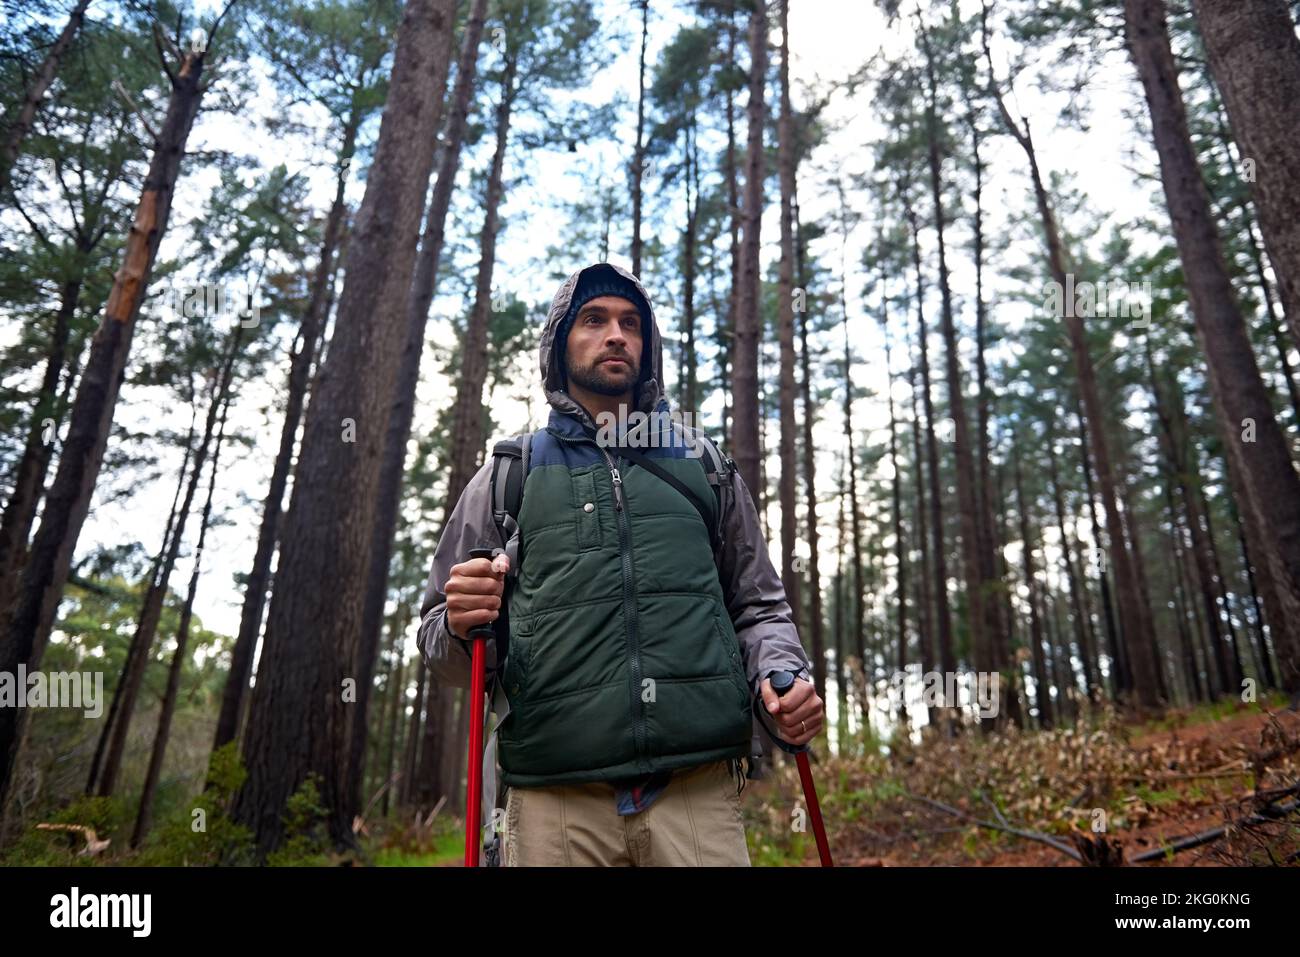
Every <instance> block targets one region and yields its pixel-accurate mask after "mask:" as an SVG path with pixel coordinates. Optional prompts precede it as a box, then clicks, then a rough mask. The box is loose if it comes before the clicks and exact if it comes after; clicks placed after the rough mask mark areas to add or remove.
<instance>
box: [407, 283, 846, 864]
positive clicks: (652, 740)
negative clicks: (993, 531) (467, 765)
mask: <svg viewBox="0 0 1300 957" xmlns="http://www.w3.org/2000/svg"><path fill="white" fill-rule="evenodd" d="M539 351H540V359H541V373H542V382H543V386H544V389H545V392H546V397H547V400H548V401H549V402H550V405H551V413H550V420H549V423H548V425H547V428H546V429H544V430H542V431H539V432H537V433H536V434H535V435H534V436H533V439H532V447H531V461H530V465H529V468H528V473H527V477H526V479H525V483H524V495H523V502H522V505H521V506H520V508H519V514H518V525H519V532H518V541H517V542H516V543H515V547H516V548H517V549H518V568H517V569H513V570H512V569H511V568H510V559H509V557H508V555H507V554H504V553H503V554H499V555H498V556H497V557H496V558H495V559H493V560H491V561H489V560H488V559H486V558H477V559H470V558H469V550H470V549H471V548H474V547H478V546H481V545H488V546H491V545H494V544H496V543H498V542H500V541H501V535H500V533H499V531H498V526H497V524H496V523H495V521H494V519H493V506H492V502H491V491H490V482H491V471H492V462H491V461H490V460H489V461H488V462H486V463H485V464H484V465H483V467H482V468H481V469H479V471H478V472H477V473H476V474H475V475H474V477H473V478H472V479H471V480H470V482H469V484H468V485H467V486H466V488H465V491H464V493H463V494H462V495H461V497H460V500H459V501H458V502H457V504H456V507H455V508H454V509H453V511H452V513H451V515H450V517H449V519H448V522H447V527H446V528H445V529H444V531H443V534H442V537H441V539H440V540H439V542H438V547H437V549H436V552H435V555H434V560H433V568H432V571H431V572H430V575H429V584H428V588H427V590H426V593H425V598H424V603H423V606H422V608H421V623H420V631H419V638H418V644H419V647H420V650H421V653H422V654H423V656H424V658H425V660H426V662H427V663H428V665H429V667H430V669H431V670H432V672H433V674H434V676H435V678H436V679H437V680H439V681H441V682H443V683H445V684H448V685H452V686H455V687H462V688H468V687H469V681H470V644H469V641H468V640H466V639H465V638H464V637H463V636H465V635H467V634H469V632H470V630H471V629H473V628H474V627H475V626H478V625H484V624H491V623H492V622H494V621H496V619H497V617H498V615H499V613H500V610H501V597H502V594H503V586H504V580H503V575H504V574H506V573H510V574H513V575H515V579H514V586H513V588H512V590H511V594H510V598H509V607H508V609H507V611H508V615H507V618H508V621H509V634H508V636H507V641H506V648H507V649H508V650H507V652H506V655H505V662H504V665H503V667H502V669H501V672H500V674H497V673H496V668H497V664H496V639H490V640H488V644H487V648H486V652H487V654H486V657H487V662H488V668H489V673H490V674H493V675H495V677H496V678H497V679H498V690H499V692H500V694H498V696H497V702H498V706H497V708H496V710H497V713H498V722H499V723H498V725H497V730H496V734H495V736H494V743H495V744H496V746H497V751H498V754H497V756H498V757H499V760H500V763H501V768H502V778H503V781H504V783H505V785H506V786H507V787H508V788H509V791H508V797H507V802H506V819H505V827H504V831H505V833H504V844H505V863H506V864H507V865H508V866H513V865H570V864H603V865H626V866H647V865H650V866H654V865H667V864H672V865H677V864H684V865H748V864H749V855H748V851H747V849H746V845H745V832H744V826H743V824H742V818H741V811H740V797H739V789H740V788H741V787H743V783H744V782H743V778H742V776H741V775H742V772H741V770H740V767H739V759H740V758H741V757H745V756H748V755H750V754H751V753H753V752H752V748H751V743H752V738H753V728H754V723H753V718H752V716H751V710H750V709H751V704H752V702H753V700H754V696H759V700H760V701H761V702H762V704H763V706H765V709H766V714H767V719H768V721H767V723H768V724H769V726H771V727H773V728H774V729H776V731H777V733H778V734H779V735H780V736H781V738H782V739H783V740H785V741H787V742H789V743H790V744H793V745H799V744H803V743H805V742H807V741H810V740H812V739H813V738H814V737H815V736H816V735H817V734H818V733H819V732H820V730H821V728H822V721H823V709H822V701H821V698H819V697H818V696H817V694H816V692H815V690H814V687H813V685H812V683H811V680H810V679H809V674H810V669H811V665H810V664H809V661H808V658H807V656H806V655H805V653H804V650H803V647H802V646H801V645H800V642H799V637H798V635H797V633H796V631H795V626H794V623H793V621H792V618H791V614H790V607H789V604H788V602H787V601H786V596H785V591H784V589H783V587H782V584H781V579H780V577H779V576H778V575H777V573H776V570H775V569H774V568H773V566H772V562H771V560H770V558H769V557H768V552H767V543H766V542H765V541H764V540H763V536H762V532H761V530H760V526H759V523H758V515H757V513H756V511H755V509H754V505H753V502H752V500H751V499H750V495H749V491H748V490H747V489H746V487H745V485H744V483H743V482H742V481H741V479H740V476H739V474H738V473H736V472H735V470H734V468H728V469H726V470H725V471H724V472H723V474H722V476H721V481H723V482H725V483H726V485H727V491H728V493H729V494H726V495H725V496H724V497H723V499H722V500H723V501H725V502H726V503H727V504H726V505H725V506H722V507H721V510H722V511H723V514H722V515H721V516H720V517H719V516H718V514H717V512H718V510H719V508H720V505H719V499H718V497H717V495H716V494H715V492H714V490H713V488H712V487H711V485H710V483H709V480H708V475H707V473H706V470H705V468H704V466H703V465H702V463H701V461H700V460H699V455H700V448H699V447H698V446H695V445H694V444H693V442H683V441H680V440H681V438H682V437H683V435H684V434H685V433H684V432H683V431H682V430H681V429H680V427H678V428H677V429H674V428H671V427H666V426H665V425H664V422H665V418H664V417H666V416H667V414H668V403H667V400H666V399H665V398H664V396H663V391H662V388H661V385H660V383H661V382H662V371H661V370H662V346H661V340H660V334H659V329H658V326H657V325H656V323H655V318H654V311H653V309H652V308H651V305H650V301H649V297H648V296H647V295H646V292H645V289H644V288H643V287H642V286H641V283H640V282H639V281H638V280H637V279H636V278H635V277H634V276H632V275H631V274H630V273H628V272H626V271H624V270H622V269H620V268H618V267H616V266H612V265H610V264H608V263H598V264H596V265H593V266H589V267H587V268H586V269H582V270H579V271H578V272H576V273H574V274H573V275H572V276H570V277H569V278H568V280H566V281H565V282H564V284H563V285H562V286H561V287H560V289H559V291H558V292H557V293H556V295H555V299H554V301H553V302H552V303H551V309H550V313H549V315H548V316H547V321H546V327H545V329H544V331H543V333H542V338H541V347H540V350H539ZM634 412H641V413H645V414H646V415H647V416H650V417H651V418H650V422H652V423H656V422H657V423H658V425H650V426H649V428H641V429H638V428H637V427H635V426H632V425H631V423H629V417H630V416H632V413H634ZM656 414H657V415H656ZM610 417H612V418H613V420H614V421H615V422H617V423H620V425H619V427H617V428H616V429H614V430H612V431H611V429H610V428H609V427H608V426H609V422H610ZM643 420H644V417H643ZM655 429H658V430H659V431H658V432H655ZM651 433H654V434H653V435H652V434H651ZM674 438H676V439H677V440H678V441H675V442H674V441H671V440H672V439H674ZM647 446H648V447H647ZM628 448H633V449H634V450H635V451H636V452H639V453H640V454H641V455H645V456H648V457H650V458H651V459H652V460H653V463H654V465H656V466H657V467H659V469H661V470H662V471H666V472H668V473H669V474H670V475H671V476H672V477H674V478H675V479H676V483H677V484H676V486H674V485H673V484H670V482H669V481H667V480H665V478H663V477H662V476H661V475H656V474H655V473H654V470H653V469H651V468H647V467H644V463H643V464H642V465H637V464H635V463H634V462H631V461H629V456H631V455H632V453H631V452H628V451H627V449H628ZM726 464H727V465H730V461H729V460H728V461H727V463H726ZM711 525H713V526H714V527H718V528H719V529H720V532H721V536H720V538H721V540H720V542H718V543H717V552H716V554H715V551H714V544H713V540H712V538H711ZM512 539H513V536H512ZM777 671H789V672H794V673H796V674H797V676H798V678H799V679H801V680H796V681H795V683H794V687H793V688H791V689H790V690H789V691H788V692H787V693H786V694H785V695H783V696H781V697H779V698H778V696H777V695H776V694H775V692H773V690H772V688H771V682H770V680H769V677H770V675H772V674H773V673H775V672H777ZM490 751H491V746H489V752H490ZM492 763H493V762H492V761H491V760H485V769H490V766H491V764H492ZM485 793H494V788H490V787H488V786H487V782H486V781H485ZM484 820H485V823H486V822H487V821H489V820H490V817H487V816H485V819H484Z"/></svg>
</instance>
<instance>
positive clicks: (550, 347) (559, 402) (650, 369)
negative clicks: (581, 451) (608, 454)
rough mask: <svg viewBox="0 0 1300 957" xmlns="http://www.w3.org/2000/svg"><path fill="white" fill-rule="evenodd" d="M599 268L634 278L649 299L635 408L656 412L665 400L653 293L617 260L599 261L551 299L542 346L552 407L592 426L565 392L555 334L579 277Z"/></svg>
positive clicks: (545, 385)
mask: <svg viewBox="0 0 1300 957" xmlns="http://www.w3.org/2000/svg"><path fill="white" fill-rule="evenodd" d="M596 269H607V270H612V271H614V272H616V273H617V274H618V275H620V276H622V277H623V278H624V279H627V280H630V281H631V282H632V283H633V284H634V285H635V286H636V291H637V292H638V293H640V294H641V298H642V299H644V300H645V307H646V315H647V316H649V323H650V334H649V336H646V335H645V331H644V330H642V355H641V377H640V378H639V379H638V380H637V384H636V385H635V386H633V391H632V397H633V406H634V408H633V411H640V412H645V413H647V414H648V413H650V412H652V411H654V409H655V408H656V407H657V406H658V405H659V403H660V402H661V401H663V400H664V394H663V340H662V338H661V337H660V335H659V323H658V322H657V321H656V320H655V312H654V306H653V305H651V303H650V296H649V295H648V294H647V293H646V291H645V287H644V286H642V285H641V281H640V280H639V279H637V278H636V276H634V275H632V274H631V273H630V272H628V271H627V270H626V269H623V268H621V267H619V266H615V265H614V264H613V263H596V264H594V265H591V266H587V267H586V268H584V269H579V270H578V271H577V272H575V273H574V274H573V275H571V276H570V277H569V278H568V279H566V280H564V282H563V283H562V284H561V285H560V288H559V289H558V290H557V291H556V293H555V298H554V299H552V300H551V311H550V312H549V313H548V314H547V316H546V326H545V328H544V329H543V330H542V341H541V344H540V345H539V346H538V359H539V362H540V365H541V372H542V388H543V390H544V391H545V392H546V401H547V402H549V403H550V404H551V407H552V408H554V409H556V410H558V411H560V412H564V413H567V414H569V415H572V416H575V417H576V418H577V419H578V420H579V421H581V422H582V423H584V424H585V425H587V426H589V427H590V428H591V429H595V428H596V423H595V422H594V421H592V418H591V416H590V415H588V414H587V412H586V410H585V409H583V407H582V406H581V405H579V404H578V403H577V402H576V401H575V400H574V399H573V398H571V397H570V396H569V394H568V393H567V392H565V391H564V376H563V370H562V369H560V368H558V363H557V362H556V360H555V336H556V333H557V332H558V331H559V328H560V323H561V322H562V321H563V320H564V316H565V314H566V313H567V312H568V311H569V303H570V302H572V300H573V292H574V290H575V289H576V288H577V287H578V279H579V277H581V276H582V274H583V273H585V272H589V271H591V270H596Z"/></svg>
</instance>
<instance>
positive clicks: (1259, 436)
mask: <svg viewBox="0 0 1300 957" xmlns="http://www.w3.org/2000/svg"><path fill="white" fill-rule="evenodd" d="M1202 6H1204V5H1202ZM1124 10H1125V21H1126V28H1127V36H1128V44H1129V51H1130V53H1131V55H1132V57H1133V61H1134V63H1135V64H1136V66H1137V70H1138V75H1139V76H1140V77H1141V79H1142V85H1143V89H1144V91H1145V93H1146V98H1147V105H1148V107H1149V109H1150V113H1151V122H1152V130H1153V134H1154V139H1155V144H1156V151H1157V153H1158V155H1159V157H1160V175H1161V180H1162V182H1163V184H1164V188H1165V200H1166V203H1167V205H1168V207H1169V215H1170V219H1171V220H1172V221H1173V228H1174V238H1175V240H1176V242H1177V245H1178V252H1179V256H1180V258H1181V259H1182V263H1183V273H1184V275H1185V276H1186V278H1187V292H1188V299H1189V301H1190V303H1191V307H1192V314H1193V317H1194V318H1195V321H1196V329H1197V333H1198V335H1199V337H1200V339H1201V344H1202V348H1203V349H1204V351H1205V359H1206V368H1207V371H1208V373H1209V381H1210V389H1211V392H1212V394H1213V396H1214V404H1215V408H1216V411H1217V412H1218V415H1219V420H1220V423H1221V427H1222V429H1223V434H1224V439H1225V441H1226V442H1228V443H1234V442H1237V441H1238V440H1239V439H1240V440H1241V441H1242V442H1243V444H1244V443H1245V442H1250V443H1251V444H1253V446H1254V448H1253V449H1251V450H1250V454H1249V455H1246V454H1245V453H1246V450H1245V449H1244V448H1243V449H1242V450H1241V453H1242V454H1241V458H1242V461H1243V464H1245V465H1246V466H1247V467H1246V468H1245V469H1244V470H1243V471H1244V478H1245V484H1246V487H1247V489H1248V490H1249V492H1250V494H1251V495H1252V497H1253V498H1254V500H1255V501H1256V502H1257V503H1264V502H1267V503H1268V512H1269V514H1268V522H1267V523H1266V524H1264V525H1263V526H1262V527H1261V531H1262V532H1263V533H1264V538H1263V544H1264V548H1265V555H1264V558H1265V560H1267V561H1268V562H1269V563H1270V565H1271V566H1272V569H1273V573H1274V576H1275V581H1276V585H1277V589H1278V593H1279V597H1281V598H1282V600H1283V602H1284V603H1285V605H1286V607H1287V608H1288V610H1289V611H1290V612H1291V614H1290V616H1289V617H1290V618H1291V620H1295V619H1296V618H1297V617H1298V616H1300V476H1297V475H1296V471H1295V465H1294V463H1293V462H1292V461H1291V453H1290V449H1289V448H1288V447H1287V443H1286V439H1285V437H1284V436H1283V434H1282V430H1281V428H1279V426H1278V424H1277V420H1276V419H1275V418H1274V415H1273V407H1272V403H1271V399H1270V397H1269V394H1268V391H1267V390H1266V389H1265V388H1264V384H1263V382H1262V381H1261V380H1260V377H1259V368H1258V366H1257V365H1256V363H1255V354H1254V352H1253V350H1252V347H1251V344H1250V339H1249V337H1248V336H1247V335H1246V327H1245V323H1244V322H1243V321H1242V317H1241V312H1240V310H1239V309H1238V307H1237V302H1236V299H1235V294H1234V292H1233V288H1232V283H1231V280H1230V279H1229V278H1228V271H1227V266H1226V264H1225V262H1224V258H1223V250H1222V247H1221V245H1220V242H1219V235H1218V230H1217V228H1216V226H1215V223H1214V218H1213V215H1212V213H1211V211H1210V199H1209V193H1208V191H1207V190H1206V187H1205V181H1204V180H1203V179H1202V177H1201V170H1200V167H1199V166H1198V164H1197V159H1196V154H1195V152H1194V151H1193V149H1192V143H1191V138H1190V135H1189V133H1188V130H1187V115H1186V111H1185V109H1184V106H1183V100H1182V94H1181V92H1180V90H1179V87H1178V69H1177V66H1176V64H1175V63H1174V57H1173V52H1172V50H1171V49H1170V45H1169V33H1168V29H1167V25H1166V22H1165V8H1164V3H1163V2H1162V0H1125V3H1124ZM1226 26H1227V24H1226V23H1225V29H1226ZM1291 36H1292V40H1293V41H1294V32H1293V31H1292V32H1291ZM1224 95H1225V102H1227V103H1228V109H1229V116H1234V115H1235V114H1234V107H1233V103H1234V102H1236V101H1235V99H1233V98H1230V97H1229V94H1227V92H1226V91H1225V94H1224ZM1234 96H1235V91H1234ZM1279 102H1285V100H1284V99H1283V100H1280V101H1279ZM1237 106H1238V108H1240V103H1238V104H1237ZM1270 122H1272V120H1270ZM1260 148H1261V149H1265V150H1268V149H1269V148H1270V147H1269V146H1268V145H1266V143H1261V144H1260ZM1250 149H1251V148H1250V147H1248V151H1249V150H1250ZM1269 155H1272V154H1269ZM1277 156H1278V158H1277V162H1278V163H1279V164H1280V168H1281V169H1283V170H1285V169H1286V168H1287V165H1286V164H1287V159H1286V156H1285V155H1283V153H1278V154H1277ZM1261 159H1263V157H1262V156H1261ZM1293 159H1294V157H1293ZM1261 165H1262V166H1267V165H1268V163H1267V162H1263V163H1261ZM1270 175H1271V173H1270ZM1292 184H1293V179H1292V180H1288V181H1287V182H1286V184H1285V185H1283V186H1282V189H1283V190H1284V191H1285V190H1289V189H1291V188H1292ZM1268 196H1269V197H1270V198H1265V199H1264V201H1263V202H1261V205H1260V213H1261V218H1264V217H1267V218H1268V220H1269V222H1270V223H1271V222H1272V217H1273V215H1274V211H1273V208H1272V202H1271V196H1272V194H1268ZM1265 204H1267V205H1268V212H1267V213H1265ZM1288 215H1289V214H1288ZM1293 228H1295V227H1293ZM1270 231H1271V230H1270V227H1267V226H1266V227H1265V242H1266V244H1267V243H1268V241H1269V235H1270ZM1293 236H1294V242H1295V243H1296V245H1295V248H1294V250H1290V247H1287V248H1286V249H1279V250H1278V256H1277V258H1276V260H1275V261H1276V262H1277V263H1278V271H1279V274H1280V275H1285V274H1286V271H1287V263H1288V262H1300V231H1296V232H1294V233H1293ZM1288 251H1290V255H1288ZM1287 281H1288V282H1290V281H1291V280H1287ZM1279 661H1280V664H1281V666H1282V682H1283V687H1284V688H1285V689H1286V690H1287V691H1288V692H1289V693H1291V694H1293V695H1296V696H1300V646H1297V643H1296V642H1294V641H1287V642H1286V645H1285V647H1280V648H1279Z"/></svg>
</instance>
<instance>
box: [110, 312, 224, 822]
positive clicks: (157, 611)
mask: <svg viewBox="0 0 1300 957" xmlns="http://www.w3.org/2000/svg"><path fill="white" fill-rule="evenodd" d="M243 334H244V326H243V324H242V323H237V324H236V325H235V327H234V329H232V330H231V332H230V337H229V343H228V344H227V346H226V354H225V356H224V359H223V361H222V366H221V371H220V373H219V374H218V377H217V380H216V381H215V382H214V383H213V387H212V403H211V405H209V407H208V414H207V420H206V421H205V422H204V425H203V437H202V438H201V439H200V440H199V447H198V449H197V450H196V451H195V453H194V462H193V464H192V466H191V467H190V479H189V482H188V484H187V485H186V488H185V498H184V500H183V501H182V502H181V507H180V511H179V512H177V513H176V528H175V529H174V530H173V531H172V533H171V540H170V541H169V542H168V543H167V549H166V555H165V557H164V559H163V561H162V565H161V567H160V568H159V571H158V576H157V578H156V579H154V580H151V581H150V583H149V588H148V589H147V590H146V592H145V597H144V603H143V604H142V606H141V608H140V617H139V620H138V621H137V622H136V626H135V634H134V635H132V637H131V652H130V654H129V656H128V659H127V662H128V663H127V666H126V668H125V670H124V671H123V673H122V679H121V701H120V704H119V705H118V708H117V713H116V717H115V718H114V720H113V722H112V723H111V724H112V728H111V731H110V732H109V736H108V746H107V748H106V750H105V752H104V766H103V768H102V770H101V771H100V775H99V780H98V782H96V785H95V793H96V794H98V795H99V796H100V797H108V796H110V795H112V794H113V792H114V790H115V789H116V787H117V775H118V772H119V771H120V770H121V767H122V756H123V755H124V754H125V753H126V740H127V736H128V734H129V733H130V730H131V720H132V718H134V716H135V702H136V698H137V697H138V696H139V694H140V685H141V683H142V682H143V681H144V675H145V671H147V670H148V667H149V661H150V659H151V657H152V655H151V652H152V649H153V641H154V637H155V636H156V635H157V633H158V624H159V622H160V621H161V620H162V613H163V606H164V604H165V603H166V601H167V594H168V592H169V591H170V590H171V574H172V570H173V569H174V568H175V567H176V559H177V558H178V557H179V556H180V550H181V542H182V541H183V540H184V538H185V527H186V525H187V524H188V523H189V515H190V508H191V506H193V504H194V496H195V495H196V494H197V493H198V489H199V481H200V478H201V475H202V472H203V466H204V464H205V463H206V461H207V457H208V450H209V449H210V448H211V447H212V440H213V437H214V436H215V435H216V430H217V423H218V421H219V420H220V415H221V413H222V410H223V409H224V408H225V405H226V401H227V398H228V397H229V395H230V386H231V382H232V381H233V379H234V371H235V360H236V358H237V357H238V355H239V347H240V342H241V340H242V339H243Z"/></svg>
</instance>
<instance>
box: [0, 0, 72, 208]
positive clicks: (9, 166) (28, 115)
mask: <svg viewBox="0 0 1300 957" xmlns="http://www.w3.org/2000/svg"><path fill="white" fill-rule="evenodd" d="M88 6H90V0H77V5H76V6H75V7H73V8H72V13H70V14H69V15H68V22H67V23H65V24H64V25H63V29H62V30H61V31H59V35H58V37H57V38H56V39H55V41H54V43H53V45H51V46H50V49H49V51H48V52H47V53H46V54H45V59H44V60H42V61H41V65H40V68H39V69H37V71H36V75H35V76H33V77H32V81H31V83H29V84H28V86H27V89H26V91H25V92H24V93H23V103H22V106H20V107H18V115H17V116H15V117H14V120H13V122H12V123H10V124H9V128H8V129H6V130H5V137H4V143H3V144H0V198H3V197H4V195H5V194H6V193H8V192H9V185H10V182H11V181H12V179H13V168H14V162H15V161H16V160H17V159H18V152H19V150H21V149H22V145H23V140H25V139H26V138H27V134H28V133H30V132H31V129H32V123H33V122H34V121H35V120H36V111H37V110H38V109H40V106H41V101H42V100H43V99H45V93H46V91H48V90H49V88H50V84H51V83H53V82H54V77H55V76H56V75H57V74H58V72H59V64H61V63H62V62H63V58H64V56H66V55H67V52H68V48H69V47H71V46H72V41H73V40H75V39H76V37H77V33H78V31H80V30H81V25H82V23H83V22H84V21H85V19H86V8H87V7H88Z"/></svg>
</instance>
